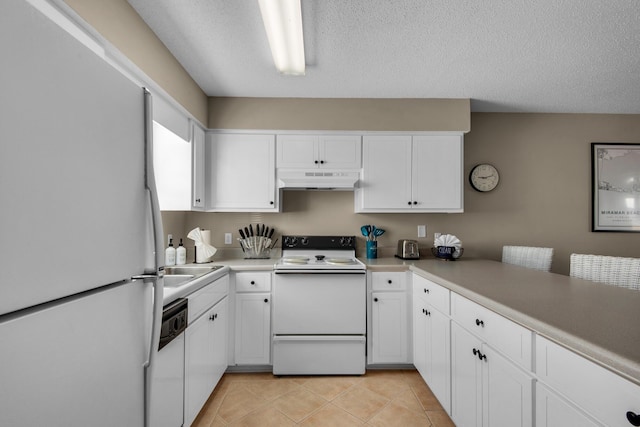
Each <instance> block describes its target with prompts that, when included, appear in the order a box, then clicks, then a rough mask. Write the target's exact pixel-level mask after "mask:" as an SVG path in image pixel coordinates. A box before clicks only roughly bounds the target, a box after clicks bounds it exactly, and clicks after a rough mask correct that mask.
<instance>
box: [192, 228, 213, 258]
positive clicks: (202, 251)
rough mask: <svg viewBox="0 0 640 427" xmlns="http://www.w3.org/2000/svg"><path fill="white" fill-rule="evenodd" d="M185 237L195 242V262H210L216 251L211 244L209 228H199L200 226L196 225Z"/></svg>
mask: <svg viewBox="0 0 640 427" xmlns="http://www.w3.org/2000/svg"><path fill="white" fill-rule="evenodd" d="M187 237H188V238H190V239H191V240H193V241H194V242H195V246H196V263H197V264H202V263H205V262H210V261H211V258H212V257H213V256H214V255H215V253H216V252H217V251H218V250H217V249H216V248H215V247H213V246H211V230H201V229H200V227H197V228H194V229H193V230H191V231H190V232H189V234H188V235H187Z"/></svg>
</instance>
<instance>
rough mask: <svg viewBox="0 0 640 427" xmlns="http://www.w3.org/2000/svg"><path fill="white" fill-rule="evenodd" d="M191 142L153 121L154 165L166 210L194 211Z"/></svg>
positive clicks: (161, 205)
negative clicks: (192, 204)
mask: <svg viewBox="0 0 640 427" xmlns="http://www.w3.org/2000/svg"><path fill="white" fill-rule="evenodd" d="M191 145H192V144H190V143H189V141H186V140H184V139H182V138H181V137H179V136H178V135H176V134H175V133H173V132H172V131H170V130H169V129H167V128H165V127H164V126H162V125H161V124H159V123H158V122H153V166H154V175H155V178H156V188H157V190H158V202H159V204H160V209H161V210H163V211H188V210H191V156H192V154H191V148H192V147H191Z"/></svg>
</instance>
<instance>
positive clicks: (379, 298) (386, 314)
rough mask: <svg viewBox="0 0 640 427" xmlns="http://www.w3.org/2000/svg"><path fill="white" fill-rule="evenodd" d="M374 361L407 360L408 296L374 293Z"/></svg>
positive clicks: (394, 293)
mask: <svg viewBox="0 0 640 427" xmlns="http://www.w3.org/2000/svg"><path fill="white" fill-rule="evenodd" d="M371 307H372V332H373V338H372V339H373V363H406V362H407V354H408V351H407V296H406V294H405V293H404V292H374V293H373V294H372V304H371Z"/></svg>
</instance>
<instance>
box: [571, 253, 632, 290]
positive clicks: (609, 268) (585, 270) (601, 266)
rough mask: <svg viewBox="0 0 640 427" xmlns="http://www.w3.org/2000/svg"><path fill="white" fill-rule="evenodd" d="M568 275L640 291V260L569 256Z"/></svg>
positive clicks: (604, 256) (603, 256) (602, 256)
mask: <svg viewBox="0 0 640 427" xmlns="http://www.w3.org/2000/svg"><path fill="white" fill-rule="evenodd" d="M569 275H570V276H571V277H577V278H579V279H585V280H591V281H592V282H601V283H606V284H607V285H614V286H621V287H624V288H629V289H634V290H637V291H640V258H625V257H615V256H606V255H588V254H571V265H570V270H569Z"/></svg>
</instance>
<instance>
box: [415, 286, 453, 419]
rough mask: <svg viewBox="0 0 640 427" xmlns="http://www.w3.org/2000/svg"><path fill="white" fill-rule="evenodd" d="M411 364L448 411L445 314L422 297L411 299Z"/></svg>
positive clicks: (448, 373) (449, 410)
mask: <svg viewBox="0 0 640 427" xmlns="http://www.w3.org/2000/svg"><path fill="white" fill-rule="evenodd" d="M413 316H414V317H413V327H414V331H413V332H414V333H413V346H414V347H413V361H414V362H413V363H414V365H415V366H416V369H418V372H420V375H422V378H424V380H425V382H426V383H427V384H428V385H429V388H430V389H431V391H432V392H433V394H434V395H435V396H436V397H437V398H438V400H439V401H440V404H441V405H442V407H443V408H444V409H445V410H446V411H447V413H451V361H450V356H451V355H450V334H451V326H450V320H449V317H448V316H446V315H445V314H443V313H441V312H440V311H438V310H436V309H435V308H433V306H431V305H429V304H427V303H426V302H425V301H424V300H423V299H422V298H416V299H415V300H414V302H413Z"/></svg>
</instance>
